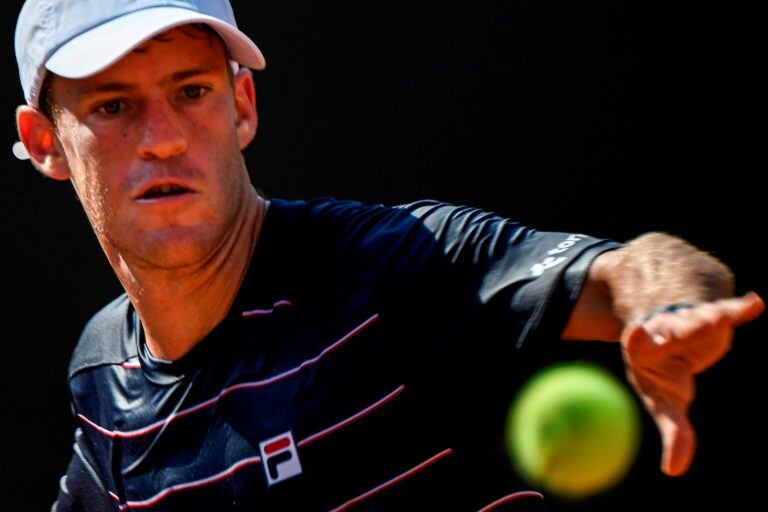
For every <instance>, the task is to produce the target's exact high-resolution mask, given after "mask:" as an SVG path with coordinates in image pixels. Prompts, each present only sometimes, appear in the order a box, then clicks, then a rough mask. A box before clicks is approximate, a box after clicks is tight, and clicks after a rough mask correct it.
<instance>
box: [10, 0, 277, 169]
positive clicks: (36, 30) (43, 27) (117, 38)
mask: <svg viewBox="0 0 768 512" xmlns="http://www.w3.org/2000/svg"><path fill="white" fill-rule="evenodd" d="M189 23H205V24H207V25H210V26H211V27H212V28H213V29H214V30H216V32H218V34H219V35H220V36H221V37H222V39H223V40H224V42H225V43H226V45H227V47H228V49H229V53H230V56H231V58H232V59H233V60H234V61H236V62H238V63H240V64H242V65H244V66H247V67H250V68H254V69H264V67H265V66H266V62H265V61H264V56H263V55H262V54H261V51H260V50H259V48H258V47H257V46H256V44H254V42H253V41H251V39H250V38H249V37H248V36H246V35H245V34H244V33H242V32H241V31H240V30H238V28H237V24H236V22H235V15H234V13H233V12H232V6H231V5H230V3H229V1H228V0H67V1H63V0H27V1H26V2H25V3H24V7H22V9H21V13H20V14H19V19H18V22H17V24H16V38H15V43H16V60H17V62H18V65H19V77H20V79H21V86H22V88H23V89H24V97H25V99H26V101H27V104H29V105H31V106H33V107H38V106H39V105H38V102H39V100H40V88H41V87H42V84H43V80H44V79H45V75H46V72H47V71H52V72H53V73H56V74H57V75H60V76H63V77H66V78H85V77H88V76H91V75H95V74H96V73H99V72H100V71H103V70H104V69H106V68H108V67H109V66H111V65H112V64H114V63H115V62H117V61H118V60H120V59H121V58H122V57H124V56H125V55H127V54H128V53H130V52H131V51H132V50H134V49H135V48H136V47H138V46H140V45H141V44H142V43H143V42H144V41H146V40H148V39H150V38H151V37H153V36H155V35H157V34H159V33H161V32H164V31H166V30H168V29H171V28H173V27H177V26H180V25H186V24H189ZM14 153H16V154H17V156H24V155H23V154H19V153H21V152H17V151H16V149H14ZM23 153H26V152H23Z"/></svg>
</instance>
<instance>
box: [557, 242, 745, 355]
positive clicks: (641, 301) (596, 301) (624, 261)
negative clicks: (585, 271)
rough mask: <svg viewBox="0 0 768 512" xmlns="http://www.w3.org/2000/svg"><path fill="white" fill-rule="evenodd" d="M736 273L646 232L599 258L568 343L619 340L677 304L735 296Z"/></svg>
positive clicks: (569, 329) (568, 330)
mask: <svg viewBox="0 0 768 512" xmlns="http://www.w3.org/2000/svg"><path fill="white" fill-rule="evenodd" d="M734 288H735V286H734V279H733V273H732V272H731V270H730V269H729V268H728V267H727V266H726V265H725V264H723V263H722V262H721V261H720V260H718V259H717V258H715V257H714V256H712V255H710V254H708V253H706V252H704V251H702V250H700V249H698V248H696V247H694V246H693V245H691V244H690V243H688V242H686V241H685V240H683V239H681V238H679V237H676V236H673V235H669V234H666V233H660V232H651V233H645V234H643V235H641V236H639V237H637V238H635V239H632V240H630V241H629V242H627V244H626V245H625V246H624V247H621V248H619V249H616V250H612V251H608V252H605V253H603V254H601V255H600V256H598V257H597V258H596V259H595V261H594V262H593V264H592V266H591V267H590V271H589V276H588V278H587V281H586V283H585V285H584V287H583V289H582V291H581V294H580V296H579V300H578V301H577V303H576V306H575V307H574V310H573V314H572V315H571V318H570V321H569V324H568V326H567V327H566V329H565V331H564V332H563V335H562V337H563V339H566V340H569V339H572V340H604V341H618V340H619V339H620V336H621V332H622V330H623V328H624V326H626V325H627V324H628V323H629V322H632V321H633V320H636V319H637V318H638V317H639V316H641V315H644V314H646V313H648V312H649V311H651V310H653V309H654V308H656V307H658V306H661V305H664V304H672V303H677V302H690V303H700V302H710V301H714V300H717V299H721V298H725V297H732V296H733V294H734V291H735V290H734Z"/></svg>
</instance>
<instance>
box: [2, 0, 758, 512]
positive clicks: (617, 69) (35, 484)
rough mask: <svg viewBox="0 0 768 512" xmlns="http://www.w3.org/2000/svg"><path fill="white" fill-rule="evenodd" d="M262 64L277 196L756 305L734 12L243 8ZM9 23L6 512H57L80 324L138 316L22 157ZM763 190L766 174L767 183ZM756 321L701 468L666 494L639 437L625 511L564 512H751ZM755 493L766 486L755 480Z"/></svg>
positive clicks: (494, 5) (705, 423)
mask: <svg viewBox="0 0 768 512" xmlns="http://www.w3.org/2000/svg"><path fill="white" fill-rule="evenodd" d="M233 5H234V8H235V12H236V14H237V15H238V22H239V24H240V27H241V28H242V29H243V30H244V31H245V32H246V33H248V34H249V35H251V36H252V37H253V38H254V40H255V41H256V42H257V44H259V46H260V48H261V49H262V51H263V52H264V54H265V56H266V59H267V63H268V66H267V69H266V71H264V72H262V73H257V74H256V75H257V96H258V103H259V110H260V126H259V133H258V135H257V139H256V141H255V142H254V143H253V144H252V145H251V146H250V147H249V148H248V150H247V151H246V159H247V162H248V166H249V169H250V171H251V176H252V179H253V182H254V184H255V185H256V186H257V187H259V188H260V189H261V190H262V191H263V192H264V193H265V194H267V196H270V197H271V196H279V197H287V198H309V197H314V196H318V195H333V196H335V197H337V198H340V199H357V200H361V201H364V202H381V203H388V204H394V203H399V202H406V201H412V200H416V199H420V198H436V199H440V200H444V201H448V202H453V203H457V204H467V205H472V206H476V207H480V208H484V209H487V210H491V211H494V212H496V213H499V214H502V215H504V216H506V217H510V218H513V219H515V220H519V221H521V222H523V223H524V224H528V225H530V226H533V227H536V228H538V229H542V230H551V231H565V232H583V233H587V234H590V235H593V236H597V237H602V238H612V239H616V240H620V241H626V240H628V239H631V238H632V237H634V236H637V235H639V234H641V233H643V232H647V231H665V232H669V233H672V234H675V235H679V236H681V237H683V238H685V239H687V240H689V241H690V242H691V243H693V244H694V245H696V246H698V247H701V248H702V249H705V250H707V251H709V252H710V253H712V254H714V255H715V256H717V257H719V258H721V259H722V260H723V261H725V262H726V263H728V264H729V265H730V266H731V268H732V269H733V270H734V273H735V274H736V276H737V292H738V293H744V292H746V291H747V290H750V289H754V290H756V291H758V293H761V295H762V296H764V297H765V296H766V294H763V293H762V290H764V289H765V286H764V285H765V277H764V274H763V272H761V271H760V270H759V266H760V265H761V264H762V261H763V259H764V249H763V248H764V246H765V244H764V243H763V242H762V237H763V236H764V230H763V226H762V224H763V219H764V215H762V209H760V208H758V201H760V200H761V199H762V197H761V196H762V194H760V193H759V191H758V188H759V187H758V185H757V184H756V182H755V181H754V180H752V179H751V178H748V175H749V171H751V170H752V167H751V165H749V164H748V163H749V162H751V161H752V159H751V158H750V156H754V154H753V153H752V152H754V151H755V150H754V146H755V145H756V143H757V142H758V139H759V137H758V136H756V135H755V134H754V133H752V132H750V133H747V130H746V129H745V122H746V118H747V117H748V116H752V117H753V118H754V116H755V114H754V113H753V108H752V104H748V102H747V99H746V96H745V82H746V76H747V73H751V72H752V69H753V67H756V66H757V63H759V62H764V60H763V59H762V56H763V55H762V54H761V53H760V52H759V51H756V50H755V49H754V48H751V47H749V48H748V45H747V44H746V43H745V39H744V35H745V29H746V28H747V27H754V28H756V26H757V22H756V21H754V18H753V17H752V16H750V15H749V14H747V16H746V18H745V14H744V10H743V7H742V5H741V4H740V3H739V2H722V3H720V4H719V5H710V4H707V3H695V4H694V3H690V4H682V3H679V2H666V3H656V4H654V3H649V2H628V1H623V0H600V1H593V2H576V1H565V0H540V1H511V0H510V1H505V2H469V1H466V0H464V1H449V0H443V1H433V2H401V1H392V0H390V1H386V2H383V1H359V0H358V1H348V2H342V1H337V0H330V1H324V2H317V1H314V2H297V1H293V2H288V1H286V2H262V1H244V0H243V1H236V2H233ZM20 6H21V2H20V1H18V0H16V1H9V2H4V3H3V9H4V12H3V14H4V16H3V17H2V20H1V21H0V23H2V29H1V31H2V34H5V35H4V36H3V37H2V48H1V50H2V58H3V59H4V61H5V62H6V69H7V76H6V77H5V80H4V81H3V82H2V85H1V86H0V87H2V92H3V96H2V98H3V101H2V105H1V106H0V119H4V122H0V146H2V147H3V148H6V149H3V151H5V152H6V156H5V157H4V158H3V159H2V162H3V169H2V173H3V184H4V190H3V191H4V194H3V200H2V202H0V205H1V207H2V215H1V216H0V219H2V224H1V225H0V240H1V241H2V242H1V243H2V244H3V245H2V247H3V251H2V253H3V266H2V269H3V288H2V289H3V294H2V300H3V308H2V325H3V328H4V329H3V340H2V341H3V345H2V349H3V356H4V361H3V364H2V371H0V379H2V388H1V389H2V390H3V397H2V408H1V409H0V410H2V414H3V420H2V425H3V429H4V430H3V441H4V443H3V454H4V463H3V464H2V468H1V469H0V471H2V473H3V475H2V479H1V481H2V482H3V489H2V503H3V505H2V509H3V510H45V509H47V507H48V506H50V503H51V502H52V500H53V499H54V496H55V492H56V488H57V479H58V477H59V476H60V474H61V473H62V472H63V471H64V469H65V467H66V463H67V461H68V458H69V453H70V445H71V441H72V431H73V428H74V426H75V424H74V421H73V419H72V418H71V415H70V412H69V408H68V401H67V393H66V386H65V372H66V366H67V363H68V359H69V355H70V353H71V350H72V348H73V345H74V343H75V341H76V339H77V337H78V335H79V333H80V330H81V329H82V327H83V325H84V323H85V322H86V321H87V319H88V318H89V317H90V316H91V315H92V314H93V313H94V312H95V311H97V310H98V309H99V308H100V307H101V306H102V305H103V304H105V303H106V302H107V301H108V300H110V299H111V298H113V297H114V296H116V295H117V294H119V293H120V292H121V288H120V287H119V283H118V282H117V279H116V278H115V277H114V274H113V272H112V269H111V268H110V267H109V265H108V263H107V260H106V258H105V257H104V255H103V253H102V251H101V248H100V247H99V245H98V243H97V241H96V238H95V236H94V235H93V233H92V231H91V228H90V225H89V224H88V222H87V219H86V218H85V215H84V214H83V212H82V209H81V207H80V205H79V203H78V202H77V199H76V197H75V194H74V192H73V190H72V189H71V186H70V185H69V184H67V183H59V182H54V181H52V180H48V179H44V178H43V177H42V176H41V175H39V174H38V173H36V172H35V171H34V170H33V168H32V167H31V165H30V164H29V163H27V162H19V161H16V160H15V159H14V158H13V157H12V156H11V151H10V149H11V145H12V143H13V142H14V141H15V140H16V137H15V125H14V119H13V113H14V108H15V106H16V105H17V104H19V103H20V102H22V101H23V96H22V93H21V88H20V86H19V84H18V78H17V71H16V70H17V68H16V66H15V59H14V55H13V48H12V41H13V30H14V25H15V20H16V16H17V14H18V11H19V9H20ZM763 169H764V166H761V167H759V168H755V170H756V171H758V172H759V171H761V170H763ZM764 338H765V321H764V320H763V319H760V320H758V321H757V322H755V323H753V324H750V325H747V326H744V327H743V328H741V329H739V331H738V334H737V336H736V339H735V342H734V345H733V348H732V350H731V351H730V353H729V354H728V355H727V357H725V358H724V359H723V360H722V361H720V362H718V363H717V364H716V365H715V366H714V367H712V368H711V369H710V370H708V371H707V372H706V373H705V374H702V375H700V376H698V377H697V398H696V400H695V402H694V404H693V406H692V409H691V417H692V421H693V423H694V426H695V427H696V429H697V434H698V440H699V447H698V451H697V454H696V457H695V459H694V462H693V465H692V467H691V469H690V471H689V472H688V473H687V474H686V475H684V476H682V477H679V478H670V477H666V476H665V475H663V474H662V473H661V471H660V470H659V461H660V456H661V445H660V439H659V437H658V434H657V432H656V427H655V425H654V423H653V422H652V420H651V419H650V416H648V415H647V414H645V416H644V424H643V428H644V429H645V436H644V438H643V445H642V448H641V454H640V456H639V458H638V460H637V462H636V463H635V465H634V466H633V468H632V471H631V473H630V475H629V477H628V478H627V480H626V481H625V482H624V483H622V484H621V485H620V486H619V487H618V488H617V489H614V490H613V491H611V492H609V493H606V494H605V495H603V496H600V497H598V498H595V499H593V500H591V501H589V502H588V503H586V504H582V505H580V506H567V505H566V504H563V503H552V504H551V508H552V510H553V511H554V510H636V509H637V510H640V509H646V510H655V511H656V510H657V511H662V510H681V509H684V510H699V509H703V508H704V507H705V506H706V507H716V508H715V509H718V508H717V507H721V508H719V509H721V510H742V509H744V508H745V507H744V506H745V505H752V504H754V503H756V498H755V495H757V493H758V491H759V487H757V485H759V482H758V479H757V475H756V474H755V473H753V472H754V471H760V472H761V471H762V470H761V469H759V468H760V467H761V466H760V463H761V461H763V460H765V458H764V455H765V453H764V448H763V443H762V439H763V436H761V434H762V430H763V428H762V423H759V422H758V421H757V418H758V416H757V415H758V412H762V411H759V410H760V409H761V408H762V405H763V403H764V401H763V400H762V391H763V390H764V389H765V387H764V385H763V384H762V382H763V380H762V377H763V374H762V373H761V371H763V363H762V355H763V354H764V352H765V351H764V349H763V348H762V346H761V343H762V342H763V341H764ZM560 343H562V344H566V343H573V344H569V345H568V346H565V345H563V346H562V348H561V350H562V352H561V353H560V354H562V356H563V357H565V358H589V359H592V360H596V361H598V362H602V363H603V364H605V365H606V366H608V367H609V368H611V369H612V370H613V371H614V372H615V373H616V375H617V376H622V375H623V370H622V362H621V356H620V353H619V349H618V346H617V345H615V344H607V343H599V342H581V343H578V342H560ZM750 467H751V468H757V469H749V468H750Z"/></svg>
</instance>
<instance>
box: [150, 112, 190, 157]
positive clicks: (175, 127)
mask: <svg viewBox="0 0 768 512" xmlns="http://www.w3.org/2000/svg"><path fill="white" fill-rule="evenodd" d="M144 115H145V117H146V123H145V128H144V136H143V138H142V140H141V142H140V143H139V147H138V152H139V156H141V158H142V159H144V160H165V159H167V158H172V157H175V156H179V155H183V154H184V152H186V151H187V138H186V136H185V135H184V131H183V129H182V126H181V124H180V120H179V118H178V114H177V113H176V111H175V110H174V109H173V106H172V105H171V104H169V102H168V100H167V99H166V98H165V97H157V98H152V99H150V100H149V101H147V104H146V109H145V114H144Z"/></svg>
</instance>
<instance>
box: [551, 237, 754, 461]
mask: <svg viewBox="0 0 768 512" xmlns="http://www.w3.org/2000/svg"><path fill="white" fill-rule="evenodd" d="M734 289H735V286H734V279H733V274H732V272H731V270H730V269H729V268H728V267H727V266H726V265H724V264H723V263H722V262H721V261H719V260H718V259H717V258H715V257H713V256H711V255H710V254H707V253H706V252H704V251H701V250H699V249H697V248H696V247H694V246H692V245H691V244H689V243H688V242H686V241H685V240H682V239H680V238H678V237H675V236H672V235H668V234H666V233H657V232H654V233H646V234H644V235H642V236H640V237H638V238H635V239H633V240H631V241H630V242H628V243H627V244H626V245H625V246H624V247H622V248H620V249H616V250H613V251H610V252H606V253H603V254H601V255H600V256H598V257H597V258H595V260H594V262H593V263H592V266H591V267H590V271H589V275H588V277H587V280H586V282H585V284H584V287H583V288H582V290H581V293H580V294H579V297H578V299H577V301H576V304H575V306H574V308H573V311H572V312H571V316H570V318H569V321H568V324H567V325H566V327H565V329H564V330H563V332H562V338H563V339H566V340H602V341H618V342H620V343H621V347H622V355H623V358H624V362H625V364H626V370H627V378H628V380H629V381H630V383H631V384H632V386H633V387H634V389H635V391H636V392H637V393H638V395H639V396H640V398H641V399H642V400H643V403H644V405H645V407H646V408H647V409H648V411H649V412H650V413H651V415H652V416H653V418H654V420H655V422H656V425H657V426H658V428H659V432H660V434H661V437H662V443H663V450H664V451H663V455H662V462H661V469H662V471H664V472H665V473H666V474H668V475H670V476H678V475H682V474H684V473H685V472H686V471H687V470H688V468H689V466H690V463H691V461H692V459H693V455H694V452H695V450H696V435H695V432H694V430H693V427H692V426H691V424H690V421H689V419H688V408H689V406H690V404H691V402H692V401H693V398H694V394H695V393H694V389H695V388H694V385H695V381H694V375H695V374H697V373H700V372H702V371H704V370H706V369H707V368H709V367H710V366H712V365H713V364H715V363H716V362H717V361H719V360H720V359H721V358H722V357H723V356H725V354H726V353H727V352H728V350H729V349H730V347H731V342H732V339H733V330H734V328H735V327H736V326H738V325H740V324H743V323H746V322H749V321H751V320H754V319H755V318H757V317H758V316H759V315H760V314H761V313H762V312H763V311H764V309H765V304H764V303H763V301H762V299H761V298H760V297H759V296H758V295H757V294H756V293H754V292H750V293H747V294H746V295H744V296H742V297H733V294H734ZM674 303H692V304H694V305H695V307H692V308H684V309H678V310H677V311H675V312H672V313H659V314H656V315H654V316H652V317H651V318H648V319H641V318H640V317H642V316H643V315H646V314H647V313H649V312H650V311H652V310H653V309H655V308H657V307H659V306H663V305H665V304H674Z"/></svg>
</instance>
